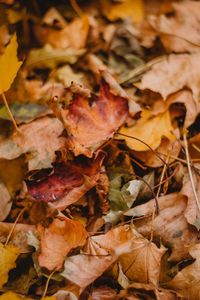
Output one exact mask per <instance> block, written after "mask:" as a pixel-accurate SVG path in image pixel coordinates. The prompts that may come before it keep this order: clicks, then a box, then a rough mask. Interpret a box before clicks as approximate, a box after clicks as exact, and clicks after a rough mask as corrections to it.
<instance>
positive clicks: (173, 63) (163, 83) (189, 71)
mask: <svg viewBox="0 0 200 300" xmlns="http://www.w3.org/2000/svg"><path fill="white" fill-rule="evenodd" d="M199 58H200V54H199V53H194V54H180V55H175V54H171V55H169V56H168V57H167V58H166V59H165V60H163V61H161V62H158V63H156V64H154V65H153V66H152V67H151V70H150V71H147V72H146V73H145V74H144V76H143V77H142V81H141V83H139V84H138V86H139V88H140V89H142V90H144V89H150V90H151V91H154V92H157V93H160V94H161V95H162V97H163V99H164V100H166V99H167V97H168V96H169V95H171V94H172V93H175V92H177V91H179V90H181V89H182V88H184V87H187V88H189V89H190V90H191V91H192V94H193V97H194V100H195V101H197V102H198V100H199V95H200V88H199V86H200V84H199V70H200V68H199V61H200V59H199ZM177 78H178V80H177Z"/></svg>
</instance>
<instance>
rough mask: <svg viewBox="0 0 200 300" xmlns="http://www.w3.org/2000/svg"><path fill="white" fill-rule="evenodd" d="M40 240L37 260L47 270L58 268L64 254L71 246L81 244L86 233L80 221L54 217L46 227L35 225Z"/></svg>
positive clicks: (74, 246) (83, 242)
mask: <svg viewBox="0 0 200 300" xmlns="http://www.w3.org/2000/svg"><path fill="white" fill-rule="evenodd" d="M37 230H38V233H39V235H40V240H41V249H40V254H39V257H38V262H39V265H40V266H41V267H45V268H47V269H48V270H50V271H52V270H59V269H60V268H61V267H62V265H63V262H64V259H65V256H66V255H67V254H68V253H69V251H70V250H71V249H73V248H76V247H79V246H83V245H84V244H85V242H86V238H87V233H86V231H85V229H84V227H83V225H82V224H81V223H80V222H77V221H73V220H70V219H67V218H66V219H63V220H59V219H54V221H53V222H52V223H51V224H50V225H49V227H48V228H45V227H43V226H42V225H39V226H38V227H37Z"/></svg>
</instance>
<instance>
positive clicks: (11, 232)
mask: <svg viewBox="0 0 200 300" xmlns="http://www.w3.org/2000/svg"><path fill="white" fill-rule="evenodd" d="M24 211H25V207H24V208H23V209H22V210H21V211H20V213H19V214H18V216H17V218H16V220H15V222H14V224H13V226H12V228H11V230H10V232H9V234H8V237H7V239H6V242H5V246H6V245H8V242H9V240H10V238H11V235H12V234H13V231H14V229H15V227H16V225H17V222H18V221H19V218H20V217H21V215H22V214H23V213H24Z"/></svg>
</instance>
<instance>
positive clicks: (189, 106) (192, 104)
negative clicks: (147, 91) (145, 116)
mask: <svg viewBox="0 0 200 300" xmlns="http://www.w3.org/2000/svg"><path fill="white" fill-rule="evenodd" d="M174 103H183V104H184V106H185V108H186V112H185V114H186V115H185V120H184V127H185V128H188V127H189V126H190V125H192V124H193V123H194V121H195V119H196V117H197V115H198V114H199V111H200V106H199V103H197V102H196V101H194V99H193V96H192V92H191V91H189V90H181V91H179V92H177V93H174V94H172V95H170V96H169V97H168V98H167V99H166V100H165V101H163V99H158V100H156V101H155V102H154V103H153V107H152V113H153V114H154V115H157V114H159V113H163V112H165V111H166V110H168V109H169V108H171V105H172V104H174Z"/></svg>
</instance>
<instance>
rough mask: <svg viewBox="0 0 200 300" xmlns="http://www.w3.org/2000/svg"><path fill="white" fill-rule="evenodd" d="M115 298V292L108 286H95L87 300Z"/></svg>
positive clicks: (110, 299)
mask: <svg viewBox="0 0 200 300" xmlns="http://www.w3.org/2000/svg"><path fill="white" fill-rule="evenodd" d="M115 299H117V292H116V291H115V290H114V289H111V288H110V287H108V286H100V287H97V288H95V289H94V290H93V291H92V293H91V295H90V296H89V298H88V300H115Z"/></svg>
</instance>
